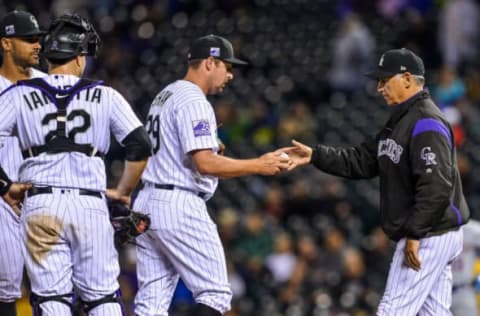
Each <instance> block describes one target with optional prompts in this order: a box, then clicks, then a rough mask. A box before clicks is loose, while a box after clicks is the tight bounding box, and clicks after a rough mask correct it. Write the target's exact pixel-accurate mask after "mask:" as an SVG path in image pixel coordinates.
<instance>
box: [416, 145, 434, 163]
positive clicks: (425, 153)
mask: <svg viewBox="0 0 480 316" xmlns="http://www.w3.org/2000/svg"><path fill="white" fill-rule="evenodd" d="M435 157H437V155H435V153H434V152H432V148H430V147H423V148H422V150H421V151H420V158H422V160H425V165H426V166H431V165H436V164H437V162H436V161H435Z"/></svg>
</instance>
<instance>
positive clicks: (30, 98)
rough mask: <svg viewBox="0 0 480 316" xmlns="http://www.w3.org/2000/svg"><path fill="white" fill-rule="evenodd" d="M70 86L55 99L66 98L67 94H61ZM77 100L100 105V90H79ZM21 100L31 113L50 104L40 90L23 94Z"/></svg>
mask: <svg viewBox="0 0 480 316" xmlns="http://www.w3.org/2000/svg"><path fill="white" fill-rule="evenodd" d="M69 88H71V86H65V87H63V88H62V90H61V91H59V92H58V93H57V94H56V95H55V97H56V98H57V99H61V98H66V97H68V94H67V93H62V91H65V90H68V89H69ZM76 99H77V100H80V99H82V100H84V101H85V102H91V103H95V102H96V103H101V102H102V89H100V88H99V87H93V88H87V89H84V90H81V91H80V92H78V93H77V95H76ZM23 100H24V101H25V103H26V104H27V106H28V108H29V109H30V110H31V111H33V110H35V109H38V107H39V106H44V105H46V104H49V103H51V102H52V100H51V99H50V98H49V97H48V95H47V94H46V93H45V92H42V91H40V90H33V91H30V92H29V93H27V94H23Z"/></svg>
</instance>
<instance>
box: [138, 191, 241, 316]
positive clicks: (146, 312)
mask: <svg viewBox="0 0 480 316" xmlns="http://www.w3.org/2000/svg"><path fill="white" fill-rule="evenodd" d="M134 210H136V211H142V212H146V213H148V214H149V215H150V217H151V220H152V223H151V226H150V230H149V231H148V232H147V233H146V234H143V235H141V236H139V237H138V238H137V276H138V281H139V290H138V293H137V295H136V297H135V305H136V307H135V312H136V313H137V315H139V316H167V315H168V308H169V306H170V302H171V299H172V295H173V293H174V290H175V287H176V285H177V282H178V279H179V277H181V278H182V280H183V281H184V282H185V284H186V286H187V287H188V289H189V290H190V291H192V293H193V297H194V298H195V301H196V302H197V303H202V304H204V305H207V306H210V307H212V308H214V309H216V310H218V311H220V312H221V313H225V312H226V311H227V310H229V309H230V300H231V298H232V292H231V290H230V285H229V283H228V278H227V268H226V263H225V254H224V251H223V246H222V243H221V241H220V237H219V235H218V231H217V226H216V225H215V223H214V222H213V221H212V219H211V218H210V216H209V214H208V212H207V208H206V205H205V202H204V201H203V200H202V199H201V198H199V197H198V196H196V195H195V194H192V193H191V192H188V191H183V190H177V189H175V190H161V189H154V188H149V187H145V188H144V189H143V190H142V191H141V192H140V193H139V195H138V197H137V199H136V201H135V204H134Z"/></svg>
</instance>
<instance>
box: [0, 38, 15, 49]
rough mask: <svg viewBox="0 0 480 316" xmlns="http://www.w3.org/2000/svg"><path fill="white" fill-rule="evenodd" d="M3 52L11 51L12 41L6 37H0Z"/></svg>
mask: <svg viewBox="0 0 480 316" xmlns="http://www.w3.org/2000/svg"><path fill="white" fill-rule="evenodd" d="M0 43H1V45H2V50H3V51H10V50H11V49H12V40H11V39H9V38H6V37H2V39H1V40H0Z"/></svg>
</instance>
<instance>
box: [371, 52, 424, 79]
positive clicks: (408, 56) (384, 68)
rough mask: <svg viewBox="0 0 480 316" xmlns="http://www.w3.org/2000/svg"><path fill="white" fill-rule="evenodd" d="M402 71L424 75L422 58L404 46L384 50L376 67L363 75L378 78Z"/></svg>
mask: <svg viewBox="0 0 480 316" xmlns="http://www.w3.org/2000/svg"><path fill="white" fill-rule="evenodd" d="M404 72H409V73H411V74H412V75H417V76H423V75H425V67H424V65H423V61H422V59H421V58H420V57H418V56H417V55H415V53H414V52H412V51H411V50H409V49H406V48H400V49H392V50H389V51H386V52H385V53H384V54H383V55H382V57H380V61H379V62H378V65H377V69H375V70H374V71H371V72H369V73H367V74H365V75H366V76H367V77H369V78H372V79H376V80H378V79H383V78H388V77H391V76H394V75H396V74H400V73H404Z"/></svg>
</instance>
